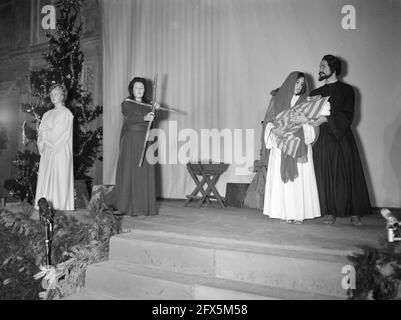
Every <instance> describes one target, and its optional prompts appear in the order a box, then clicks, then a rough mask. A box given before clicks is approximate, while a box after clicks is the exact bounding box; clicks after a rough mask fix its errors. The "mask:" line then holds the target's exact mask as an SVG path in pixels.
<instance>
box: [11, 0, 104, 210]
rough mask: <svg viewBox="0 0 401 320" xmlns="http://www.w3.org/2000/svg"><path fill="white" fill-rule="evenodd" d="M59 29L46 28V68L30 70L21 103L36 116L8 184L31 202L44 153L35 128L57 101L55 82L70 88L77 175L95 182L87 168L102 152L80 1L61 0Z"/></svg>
mask: <svg viewBox="0 0 401 320" xmlns="http://www.w3.org/2000/svg"><path fill="white" fill-rule="evenodd" d="M55 5H56V7H57V24H56V30H54V31H53V32H52V33H48V34H47V35H46V36H47V37H48V39H49V40H48V50H47V52H46V53H44V54H43V58H44V59H45V61H46V62H47V68H42V69H40V70H34V71H31V72H30V76H29V80H30V94H31V101H30V102H29V103H26V104H22V106H21V107H22V110H23V111H24V112H25V113H27V114H29V115H31V116H32V119H31V120H30V121H29V122H30V125H29V124H28V123H27V122H24V124H23V126H22V131H23V132H22V135H23V144H24V147H25V150H22V151H19V152H18V154H17V158H16V160H15V161H14V165H15V166H16V168H17V172H18V173H17V178H16V179H13V180H7V181H6V182H5V184H4V187H5V188H6V189H8V190H9V192H10V193H11V194H12V195H13V196H14V197H17V198H19V199H20V200H21V201H23V200H27V201H28V202H30V203H32V201H33V200H34V198H35V191H36V182H37V174H38V170H39V160H40V156H39V154H38V153H37V147H36V140H37V130H38V128H39V124H40V120H41V118H42V116H43V114H44V113H45V112H46V111H48V110H50V109H52V108H53V107H54V106H53V105H52V103H51V101H50V96H49V88H50V86H51V85H52V84H54V83H60V84H64V85H65V87H66V89H67V98H66V100H65V106H66V107H67V108H69V109H70V111H71V112H72V114H73V115H74V125H73V157H74V179H75V180H85V183H86V185H87V187H88V188H90V184H91V182H92V180H93V179H92V178H91V177H90V176H89V170H90V168H91V167H93V165H94V163H95V161H96V160H97V159H99V160H102V159H101V158H102V157H101V156H99V155H98V154H99V148H100V146H101V141H102V137H103V128H102V127H98V128H96V129H93V128H92V127H93V121H94V120H96V119H97V118H98V117H99V116H100V115H101V114H102V112H103V108H102V106H99V105H96V106H94V105H93V99H92V97H91V93H89V92H87V91H86V90H85V89H84V87H83V84H82V81H81V75H82V67H83V62H84V54H83V52H82V51H81V48H80V37H81V33H82V23H81V22H80V21H79V14H80V9H81V6H82V0H58V1H56V3H55Z"/></svg>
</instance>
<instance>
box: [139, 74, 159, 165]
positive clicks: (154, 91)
mask: <svg viewBox="0 0 401 320" xmlns="http://www.w3.org/2000/svg"><path fill="white" fill-rule="evenodd" d="M156 94H157V73H155V77H154V80H153V100H152V106H151V108H152V111H151V112H153V113H155V111H156V104H157V100H156ZM148 106H150V105H148ZM153 120H154V118H153V119H152V121H149V122H148V129H147V130H146V136H145V141H144V142H143V148H142V154H141V160H140V161H139V166H140V167H142V164H143V159H144V158H145V154H146V147H147V144H148V139H149V133H150V129H151V128H152V124H153Z"/></svg>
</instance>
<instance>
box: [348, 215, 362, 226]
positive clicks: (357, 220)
mask: <svg viewBox="0 0 401 320" xmlns="http://www.w3.org/2000/svg"><path fill="white" fill-rule="evenodd" d="M351 223H352V225H353V226H354V227H359V226H361V225H363V223H362V221H361V218H360V217H358V216H352V217H351Z"/></svg>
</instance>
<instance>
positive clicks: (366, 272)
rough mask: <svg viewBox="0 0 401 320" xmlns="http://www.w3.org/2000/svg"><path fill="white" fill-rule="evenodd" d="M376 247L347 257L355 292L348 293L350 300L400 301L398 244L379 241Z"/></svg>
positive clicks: (400, 278) (400, 255)
mask: <svg viewBox="0 0 401 320" xmlns="http://www.w3.org/2000/svg"><path fill="white" fill-rule="evenodd" d="M379 242H380V244H381V246H380V247H379V248H373V247H364V248H363V253H361V254H354V255H352V256H349V257H348V259H349V261H350V262H351V263H352V264H353V265H354V267H355V274H356V283H355V289H350V290H348V297H349V299H351V300H393V299H400V298H401V295H400V293H401V292H400V289H401V286H400V283H401V244H400V242H394V243H388V242H387V241H386V240H385V239H380V240H379Z"/></svg>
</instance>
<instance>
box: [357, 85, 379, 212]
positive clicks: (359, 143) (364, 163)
mask: <svg viewBox="0 0 401 320" xmlns="http://www.w3.org/2000/svg"><path fill="white" fill-rule="evenodd" d="M352 87H353V88H354V93H355V105H354V120H353V121H352V125H351V128H352V132H353V134H354V138H355V142H356V145H357V146H358V151H359V156H360V158H361V163H362V168H363V173H364V175H365V179H366V184H367V186H368V191H369V198H370V203H371V205H372V206H373V207H374V206H376V203H377V202H376V196H375V193H374V187H373V182H372V176H371V173H370V170H369V165H368V162H367V158H366V152H365V148H364V146H363V144H362V141H361V138H360V136H359V132H358V131H357V126H358V124H359V122H360V121H361V117H362V112H361V109H362V107H361V106H362V96H361V93H360V90H359V88H358V87H356V86H354V85H352Z"/></svg>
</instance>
